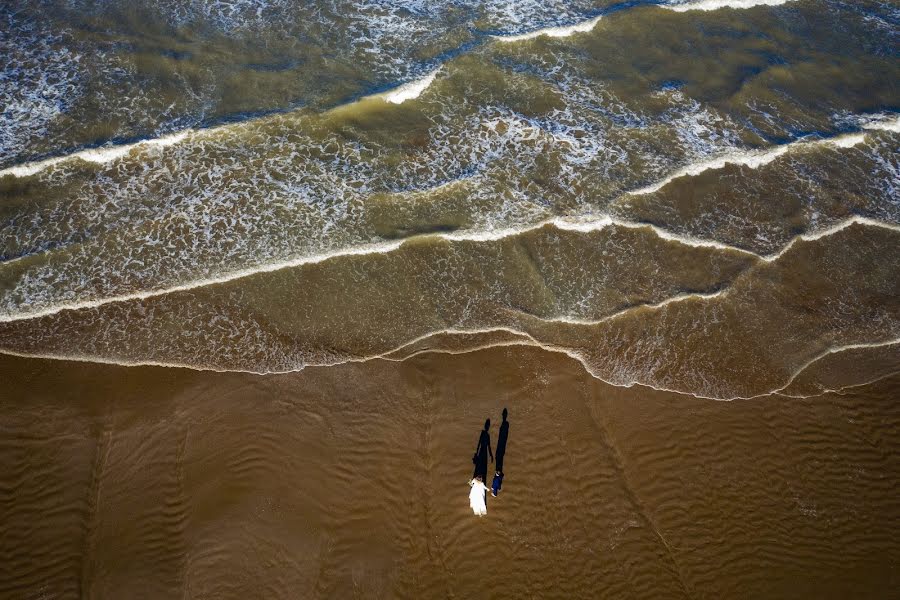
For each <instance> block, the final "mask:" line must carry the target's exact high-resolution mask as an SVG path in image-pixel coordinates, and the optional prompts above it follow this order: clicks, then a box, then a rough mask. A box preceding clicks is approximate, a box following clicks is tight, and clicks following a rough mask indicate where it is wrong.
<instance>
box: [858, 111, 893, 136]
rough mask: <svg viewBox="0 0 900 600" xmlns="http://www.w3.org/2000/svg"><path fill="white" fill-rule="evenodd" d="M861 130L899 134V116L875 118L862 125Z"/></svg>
mask: <svg viewBox="0 0 900 600" xmlns="http://www.w3.org/2000/svg"><path fill="white" fill-rule="evenodd" d="M863 129H869V130H874V131H891V132H893V133H900V115H893V116H892V117H887V118H880V119H879V118H876V119H875V120H873V121H869V122H868V123H865V124H864V125H863Z"/></svg>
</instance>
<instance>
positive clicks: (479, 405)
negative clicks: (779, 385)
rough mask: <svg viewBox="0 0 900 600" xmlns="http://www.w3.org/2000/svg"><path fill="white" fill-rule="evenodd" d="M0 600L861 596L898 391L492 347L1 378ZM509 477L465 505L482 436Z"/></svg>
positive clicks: (889, 574) (37, 372) (72, 367)
mask: <svg viewBox="0 0 900 600" xmlns="http://www.w3.org/2000/svg"><path fill="white" fill-rule="evenodd" d="M0 377H2V380H3V381H4V382H6V385H5V386H4V389H3V391H2V392H0V402H2V410H3V414H4V420H3V424H2V427H3V435H2V436H0V465H2V468H3V472H4V473H5V476H4V484H3V487H2V488H0V524H2V529H3V531H2V535H0V539H2V540H3V541H2V542H0V548H2V554H0V556H2V557H3V560H2V561H0V564H2V566H0V596H2V597H10V598H14V597H15V598H30V597H41V596H42V595H43V596H45V597H58V598H65V597H79V596H80V597H131V598H140V597H147V598H162V597H173V596H176V595H178V596H188V597H215V598H230V597H234V598H238V597H247V596H253V597H297V598H308V597H333V598H354V597H361V598H362V597H401V598H431V597H433V598H445V597H473V596H474V597H526V596H529V595H531V596H539V597H558V598H597V597H608V598H629V597H632V598H647V597H664V598H679V597H691V598H763V597H773V598H774V597H816V598H846V597H854V598H885V597H887V596H889V595H890V593H891V592H890V590H892V589H896V587H897V583H898V582H897V574H896V569H895V566H894V565H896V563H897V560H898V558H900V543H898V542H897V539H898V535H897V534H898V533H900V532H898V530H897V529H898V528H897V524H896V519H895V516H896V515H897V514H898V510H900V500H898V498H897V496H896V494H895V493H894V490H895V488H896V486H897V483H898V478H900V459H898V457H900V452H898V450H900V447H898V438H897V436H896V435H895V434H894V432H896V430H897V427H898V425H900V406H898V405H897V403H896V402H894V401H892V398H895V397H896V395H897V392H898V390H900V379H898V377H897V376H896V375H894V376H893V377H888V378H887V379H883V380H881V381H880V382H878V383H876V384H872V385H868V386H863V387H859V388H854V389H852V390H847V391H846V392H845V393H843V394H829V395H823V396H818V397H814V398H810V399H806V400H796V399H791V398H786V397H782V396H773V397H770V398H763V399H759V400H753V401H739V402H730V403H722V402H710V401H703V400H697V399H695V398H691V397H688V396H681V395H677V394H672V393H663V392H656V391H653V390H648V389H646V388H641V387H634V388H615V387H612V386H608V385H605V384H602V383H600V382H598V381H596V380H594V379H592V378H591V377H589V376H588V375H587V374H586V373H585V372H584V370H583V369H582V367H581V365H580V364H578V363H577V362H575V361H574V360H571V359H569V358H567V357H565V356H564V355H561V354H555V353H551V352H547V351H544V350H540V349H537V348H524V347H508V348H493V349H486V350H479V351H476V352H471V353H464V354H457V355H447V354H438V353H431V352H426V353H423V354H419V355H417V356H414V357H412V358H409V359H407V360H405V361H402V362H391V361H387V360H375V361H370V362H367V363H362V364H347V365H341V366H337V367H329V368H308V369H306V370H304V371H302V372H299V373H291V374H286V375H277V376H255V375H245V374H218V373H208V372H196V371H190V370H181V369H163V368H150V367H141V368H124V367H116V366H109V365H96V364H79V363H68V362H60V361H47V360H39V359H22V358H12V357H2V358H0ZM503 407H507V408H508V409H509V411H510V424H511V427H510V436H509V444H508V447H507V453H506V460H505V470H506V474H507V477H506V479H505V481H504V486H503V491H502V492H501V495H500V497H499V498H497V499H489V502H488V516H487V517H486V518H484V519H478V518H476V517H474V516H472V514H471V512H470V511H469V508H468V506H467V492H468V489H467V487H466V479H467V477H468V476H469V474H470V472H471V462H470V461H469V459H470V457H471V453H472V450H473V449H474V445H475V442H476V441H477V435H478V431H479V429H480V426H481V423H482V422H483V420H484V418H486V417H490V418H492V420H493V421H494V426H493V427H492V429H491V432H492V434H493V435H492V439H493V441H494V443H496V432H497V427H498V425H499V421H500V411H501V410H502V409H503Z"/></svg>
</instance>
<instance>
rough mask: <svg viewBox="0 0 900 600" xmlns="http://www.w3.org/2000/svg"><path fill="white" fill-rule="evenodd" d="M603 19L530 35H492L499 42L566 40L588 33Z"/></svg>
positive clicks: (550, 28) (598, 18)
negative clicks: (566, 38) (544, 39)
mask: <svg viewBox="0 0 900 600" xmlns="http://www.w3.org/2000/svg"><path fill="white" fill-rule="evenodd" d="M601 18H602V15H601V16H597V17H594V18H593V19H588V20H587V21H581V22H580V23H575V24H574V25H566V26H562V27H545V28H544V29H537V30H535V31H530V32H528V33H520V34H516V35H492V36H491V37H492V38H494V39H495V40H497V41H499V42H521V41H523V40H533V39H534V38H538V37H541V36H543V35H545V36H547V37H553V38H564V37H569V36H570V35H574V34H576V33H587V32H588V31H590V30H592V29H593V28H594V27H596V26H597V23H599V22H600V19H601Z"/></svg>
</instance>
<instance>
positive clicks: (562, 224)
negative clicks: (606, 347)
mask: <svg viewBox="0 0 900 600" xmlns="http://www.w3.org/2000/svg"><path fill="white" fill-rule="evenodd" d="M853 225H863V226H871V227H879V228H882V229H888V230H891V231H897V232H900V225H891V224H888V223H883V222H881V221H877V220H875V219H870V218H868V217H860V216H855V217H851V218H849V219H845V220H843V221H840V222H838V223H836V224H835V225H833V226H832V227H829V228H827V229H824V230H822V231H818V232H815V233H810V234H800V235H797V236H795V237H793V238H791V240H790V241H789V242H788V243H787V244H786V245H785V246H784V248H782V249H781V250H780V251H779V252H777V253H774V254H769V255H760V254H757V253H756V252H752V251H750V250H746V249H744V248H739V247H737V246H731V245H728V244H723V243H721V242H716V241H711V240H702V239H697V238H693V237H689V236H682V235H677V234H673V233H670V232H668V231H666V230H664V229H662V228H660V227H658V226H656V225H652V224H650V223H639V222H634V221H627V220H622V219H614V218H612V217H610V216H602V217H599V218H596V217H594V218H585V217H582V218H576V219H575V220H572V219H571V218H569V219H566V218H560V217H554V218H551V219H545V220H543V221H540V222H537V223H535V224H533V225H530V226H527V227H520V228H513V227H510V228H504V229H500V230H493V231H472V232H467V233H459V232H452V233H437V234H434V233H430V234H423V235H417V236H412V237H409V238H405V239H402V240H395V241H391V242H380V243H372V244H365V245H361V246H357V247H355V248H352V247H351V248H347V249H342V250H337V251H334V252H328V253H322V254H316V255H310V256H303V257H298V258H293V259H288V260H283V261H278V262H273V263H268V264H262V265H256V266H253V267H247V268H244V269H237V270H235V271H229V272H226V273H222V274H220V275H216V276H214V277H208V278H204V279H196V280H193V281H190V282H187V283H183V284H179V285H174V286H170V287H165V288H159V289H151V290H145V291H140V292H132V293H127V294H120V295H116V296H108V297H106V298H99V299H95V300H82V301H76V302H69V303H64V304H57V305H54V306H50V307H48V308H44V309H38V310H34V311H27V312H20V313H14V314H9V313H7V314H0V323H12V322H15V321H25V320H29V319H37V318H41V317H46V316H50V315H54V314H57V313H60V312H63V311H67V310H83V309H91V308H99V307H101V306H104V305H106V304H112V303H118V302H128V301H132V300H146V299H149V298H153V297H156V296H164V295H167V294H173V293H177V292H184V291H188V290H192V289H197V288H201V287H207V286H212V285H218V284H223V283H228V282H230V281H234V280H237V279H244V278H246V277H251V276H254V275H258V274H261V273H271V272H274V271H280V270H282V269H288V268H294V267H301V266H305V265H310V264H318V263H322V262H325V261H327V260H331V259H335V258H342V257H345V256H364V255H370V254H387V253H391V252H394V251H396V250H398V249H399V248H401V247H402V246H403V245H404V244H406V243H407V242H410V241H413V240H416V239H422V238H427V237H436V238H438V239H445V240H448V241H473V242H486V241H497V240H501V239H505V238H508V237H512V236H515V235H521V234H524V233H528V232H531V231H536V230H538V229H541V228H542V227H546V226H550V227H555V228H557V229H560V230H571V231H580V232H591V231H599V230H602V229H605V228H607V227H624V228H627V229H648V230H650V231H651V232H653V234H654V235H656V236H657V237H658V238H660V239H663V240H666V241H671V242H674V243H677V244H682V245H685V246H689V247H694V248H713V249H717V250H724V251H729V252H737V253H740V254H744V255H746V256H751V257H753V258H754V259H755V260H762V261H766V262H773V261H775V260H778V259H779V258H780V257H781V256H782V255H784V253H785V252H787V251H788V250H789V249H790V248H791V247H793V245H794V244H795V243H796V242H797V241H798V240H799V241H812V240H817V239H820V238H823V237H826V236H830V235H834V234H835V233H838V232H839V231H842V230H843V229H846V228H848V227H851V226H853ZM0 266H2V265H0Z"/></svg>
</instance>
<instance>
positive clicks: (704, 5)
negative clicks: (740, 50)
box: [661, 0, 791, 12]
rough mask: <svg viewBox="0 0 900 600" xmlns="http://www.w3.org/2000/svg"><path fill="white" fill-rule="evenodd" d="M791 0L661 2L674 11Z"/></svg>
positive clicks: (783, 2)
mask: <svg viewBox="0 0 900 600" xmlns="http://www.w3.org/2000/svg"><path fill="white" fill-rule="evenodd" d="M790 1H791V0H698V1H697V2H690V3H688V4H668V5H667V4H663V5H661V6H662V7H663V8H667V9H669V10H674V11H676V12H687V11H689V10H718V9H720V8H751V7H753V6H779V5H781V4H785V3H787V2H790Z"/></svg>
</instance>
